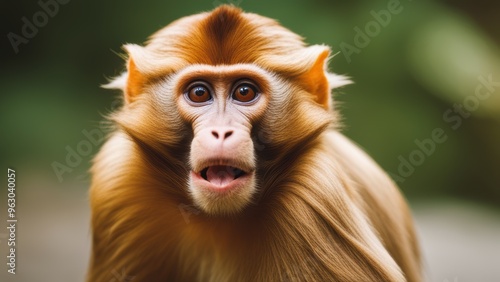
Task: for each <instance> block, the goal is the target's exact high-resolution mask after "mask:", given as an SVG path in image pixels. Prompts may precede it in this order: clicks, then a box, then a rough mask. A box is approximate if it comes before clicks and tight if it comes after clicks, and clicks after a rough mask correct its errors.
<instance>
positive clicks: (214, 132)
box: [212, 130, 219, 139]
mask: <svg viewBox="0 0 500 282" xmlns="http://www.w3.org/2000/svg"><path fill="white" fill-rule="evenodd" d="M212 135H213V136H214V137H215V139H219V133H217V131H215V130H214V131H212Z"/></svg>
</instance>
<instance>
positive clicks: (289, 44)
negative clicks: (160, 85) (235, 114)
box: [147, 5, 305, 65]
mask: <svg viewBox="0 0 500 282" xmlns="http://www.w3.org/2000/svg"><path fill="white" fill-rule="evenodd" d="M304 45H305V44H304V42H303V41H302V38H301V37H300V36H298V35H297V34H295V33H293V32H291V31H289V30H288V29H286V28H284V27H282V26H280V25H279V24H278V23H277V22H276V21H275V20H272V19H269V18H266V17H262V16H259V15H256V14H251V13H244V12H243V11H242V10H240V9H239V8H236V7H234V6H228V5H223V6H220V7H218V8H216V9H214V10H213V11H211V12H207V13H202V14H198V15H194V16H190V17H186V18H182V19H180V20H177V21H175V22H173V23H171V24H170V25H168V26H167V27H165V28H163V29H162V30H160V31H158V32H156V33H155V34H153V35H152V36H151V38H150V40H149V42H148V45H147V48H148V49H150V50H154V51H156V52H159V53H165V55H177V56H180V57H181V58H183V59H185V60H186V61H188V62H189V63H198V64H212V65H221V64H224V65H228V64H237V63H251V62H255V61H258V60H259V56H262V55H263V54H266V55H267V54H274V55H282V56H285V55H289V54H290V53H293V52H294V51H297V50H300V49H303V48H304Z"/></svg>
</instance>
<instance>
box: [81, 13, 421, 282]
mask: <svg viewBox="0 0 500 282" xmlns="http://www.w3.org/2000/svg"><path fill="white" fill-rule="evenodd" d="M124 49H125V51H126V53H127V57H126V71H125V72H124V73H123V74H122V75H121V76H119V77H118V78H115V79H114V80H113V81H111V82H110V83H109V84H108V85H106V86H105V87H107V88H112V89H118V90H119V91H120V92H121V93H122V97H123V106H122V107H121V108H120V109H118V110H117V111H114V112H113V113H111V114H110V115H109V120H110V121H112V122H113V123H114V125H115V129H114V131H113V132H112V133H111V134H110V136H109V137H108V139H107V141H106V142H105V144H103V146H102V148H101V149H100V151H99V152H98V154H97V155H96V156H95V158H94V160H93V164H92V167H91V171H90V172H91V174H92V180H91V187H90V192H89V197H90V205H91V225H92V254H91V258H90V262H89V269H88V273H87V281H89V282H90V281H92V282H101V281H112V280H113V279H115V278H114V276H113V273H121V274H123V275H126V276H127V277H129V278H130V279H133V281H148V282H149V281H210V282H225V281H355V282H357V281H399V282H401V281H410V282H415V281H422V277H421V262H420V251H419V246H418V240H417V237H416V234H415V230H414V224H413V219H412V216H411V212H410V209H409V207H408V205H407V204H406V201H405V199H404V197H403V196H402V194H401V193H400V192H399V190H398V188H397V186H396V185H395V183H394V182H393V181H392V180H391V179H390V178H389V177H388V176H387V174H386V173H385V172H383V170H382V169H381V168H380V167H379V166H378V165H377V164H376V163H375V161H373V160H372V159H371V158H370V157H369V156H368V155H367V154H366V153H365V152H363V151H362V150H361V149H360V148H358V146H357V145H355V144H354V143H353V142H352V141H350V140H349V139H348V138H347V137H345V136H344V135H343V134H342V133H341V121H340V116H339V113H338V110H337V108H336V107H335V103H334V101H333V100H334V99H333V97H332V95H331V93H332V91H333V90H334V89H337V88H339V87H342V86H344V85H347V84H349V83H350V80H349V78H347V77H345V76H342V75H338V74H334V73H333V72H330V71H329V70H328V62H329V60H330V58H331V49H330V47H328V46H326V45H307V44H306V43H305V42H304V39H303V38H302V37H300V36H299V35H297V34H295V33H293V32H292V31H290V30H288V29H286V28H285V27H283V26H281V25H280V24H279V23H278V22H277V21H276V20H273V19H270V18H267V17H263V16H260V15H257V14H253V13H247V12H244V11H243V10H241V9H240V8H238V7H234V6H231V5H222V6H219V7H217V8H215V9H214V10H212V11H209V12H203V13H200V14H196V15H191V16H187V17H184V18H181V19H179V20H176V21H174V22H172V23H171V24H169V25H167V26H166V27H164V28H163V29H161V30H159V31H157V32H156V33H154V34H153V35H152V36H151V37H150V38H149V40H148V41H147V42H146V43H145V44H144V45H135V44H126V45H124Z"/></svg>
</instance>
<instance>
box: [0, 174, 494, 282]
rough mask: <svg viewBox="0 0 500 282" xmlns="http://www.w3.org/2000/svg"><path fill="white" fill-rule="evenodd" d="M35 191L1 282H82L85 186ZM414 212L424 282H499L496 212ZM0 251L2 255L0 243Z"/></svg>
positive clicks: (25, 199) (419, 208)
mask: <svg viewBox="0 0 500 282" xmlns="http://www.w3.org/2000/svg"><path fill="white" fill-rule="evenodd" d="M37 188H38V189H31V191H30V193H19V195H18V203H19V212H18V219H19V222H18V223H19V229H18V233H17V236H18V254H17V255H18V269H17V274H16V275H15V276H13V275H8V274H7V273H6V271H5V268H4V269H3V270H2V272H1V273H0V281H13V282H14V281H23V282H34V281H36V282H78V281H84V275H85V271H86V267H87V264H88V257H89V249H90V232H89V215H90V214H89V208H88V203H87V192H86V187H85V185H84V184H81V185H80V186H78V185H77V186H75V187H67V188H66V189H64V190H62V189H57V188H53V187H52V188H51V187H49V186H45V187H44V186H42V185H39V184H38V186H37ZM414 213H415V217H416V222H417V228H418V232H419V235H420V237H421V243H422V249H423V252H424V254H425V264H426V267H427V276H428V281H432V282H498V281H500V265H499V262H500V214H499V213H498V211H497V212H495V211H490V210H487V209H485V208H484V207H481V206H477V205H474V204H471V203H467V202H462V201H461V202H456V201H446V202H434V203H425V204H416V205H414ZM2 221H3V220H2ZM3 222H5V221H3ZM1 248H2V252H1V253H2V254H4V253H5V251H6V250H5V248H6V246H5V243H4V242H3V243H2V244H1ZM110 271H113V270H110ZM114 271H115V272H116V270H114ZM116 273H118V272H116ZM117 275H118V274H117ZM115 281H119V276H117V279H116V280H115Z"/></svg>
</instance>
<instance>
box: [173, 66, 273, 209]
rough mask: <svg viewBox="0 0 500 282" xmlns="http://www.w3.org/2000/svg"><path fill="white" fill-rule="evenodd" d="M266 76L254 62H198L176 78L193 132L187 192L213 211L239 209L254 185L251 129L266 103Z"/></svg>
mask: <svg viewBox="0 0 500 282" xmlns="http://www.w3.org/2000/svg"><path fill="white" fill-rule="evenodd" d="M266 77H269V74H267V73H266V72H265V71H264V70H262V69H260V68H258V67H256V66H253V65H233V66H208V65H196V66H190V67H187V68H185V69H184V70H182V71H180V72H179V73H178V74H177V75H175V78H174V79H173V81H174V82H173V84H174V89H175V90H174V91H175V93H176V94H175V95H174V97H175V100H176V104H177V107H178V110H179V114H180V116H181V118H182V119H183V120H184V121H185V122H186V123H187V124H189V125H190V126H191V129H192V132H193V138H192V141H191V145H190V152H189V166H190V167H189V169H190V173H189V192H190V194H191V196H192V198H193V201H194V202H195V204H196V205H197V206H198V207H200V208H201V209H202V210H204V211H205V212H207V213H209V214H231V213H235V212H238V211H240V210H241V209H243V208H244V207H245V206H246V205H247V204H248V203H249V202H250V201H251V199H252V195H253V194H254V193H255V191H256V155H255V152H254V143H253V141H252V136H251V134H252V129H253V126H254V124H255V123H256V122H257V121H258V120H259V119H260V118H261V117H262V115H263V113H264V112H265V110H266V107H267V104H268V100H269V92H270V89H269V87H268V85H269V81H268V80H267V78H266Z"/></svg>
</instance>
